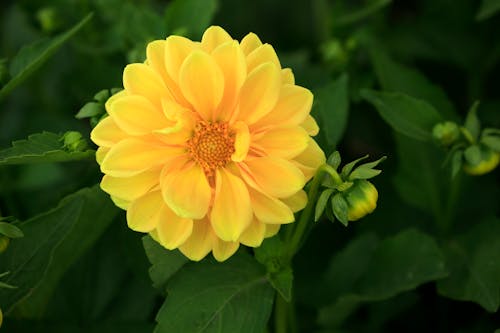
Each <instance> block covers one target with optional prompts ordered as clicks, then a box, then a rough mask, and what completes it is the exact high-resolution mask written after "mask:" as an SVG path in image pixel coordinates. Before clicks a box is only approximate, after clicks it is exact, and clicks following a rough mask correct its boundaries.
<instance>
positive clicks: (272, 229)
mask: <svg viewBox="0 0 500 333" xmlns="http://www.w3.org/2000/svg"><path fill="white" fill-rule="evenodd" d="M280 228H281V224H266V232H265V234H264V237H265V238H269V237H273V236H274V235H276V234H277V233H278V232H279V231H280Z"/></svg>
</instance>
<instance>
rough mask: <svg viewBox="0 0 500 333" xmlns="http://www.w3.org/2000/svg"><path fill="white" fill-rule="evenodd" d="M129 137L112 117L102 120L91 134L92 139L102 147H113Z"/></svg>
mask: <svg viewBox="0 0 500 333" xmlns="http://www.w3.org/2000/svg"><path fill="white" fill-rule="evenodd" d="M127 137H129V135H127V133H125V132H124V131H122V130H121V129H120V127H118V126H117V125H116V122H115V121H114V120H113V118H111V117H106V118H104V119H103V120H101V121H100V122H99V124H97V126H96V127H94V129H93V130H92V132H91V133H90V139H91V140H92V141H93V142H94V143H95V144H96V145H98V146H101V147H113V146H114V145H115V144H117V143H118V142H120V141H121V140H123V139H125V138H127Z"/></svg>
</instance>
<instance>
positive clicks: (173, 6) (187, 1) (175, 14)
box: [166, 0, 218, 40]
mask: <svg viewBox="0 0 500 333" xmlns="http://www.w3.org/2000/svg"><path fill="white" fill-rule="evenodd" d="M217 7H218V1H217V0H174V1H172V2H171V3H170V4H169V6H168V8H167V12H166V21H167V27H168V29H169V31H170V32H171V33H179V32H181V33H182V34H183V35H186V36H187V37H190V38H194V39H196V40H199V39H200V37H201V35H202V34H203V31H205V29H206V28H207V27H208V26H209V25H210V22H212V19H213V17H214V15H215V12H216V11H217Z"/></svg>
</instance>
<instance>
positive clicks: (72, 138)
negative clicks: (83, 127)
mask: <svg viewBox="0 0 500 333" xmlns="http://www.w3.org/2000/svg"><path fill="white" fill-rule="evenodd" d="M63 141H64V148H66V149H68V150H69V151H83V150H85V149H86V148H87V142H86V141H85V140H84V139H83V137H82V134H81V133H79V132H76V131H68V132H66V133H65V134H64V136H63Z"/></svg>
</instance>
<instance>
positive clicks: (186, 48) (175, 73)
mask: <svg viewBox="0 0 500 333" xmlns="http://www.w3.org/2000/svg"><path fill="white" fill-rule="evenodd" d="M197 49H199V46H197V45H196V43H194V42H192V41H191V40H189V39H187V38H185V37H181V36H170V37H168V38H167V40H166V44H165V68H166V70H167V73H168V76H170V77H171V78H172V80H173V81H174V82H179V73H180V71H181V66H182V63H183V62H184V60H185V59H186V58H187V56H188V55H190V54H191V53H192V52H193V51H194V50H197Z"/></svg>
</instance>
